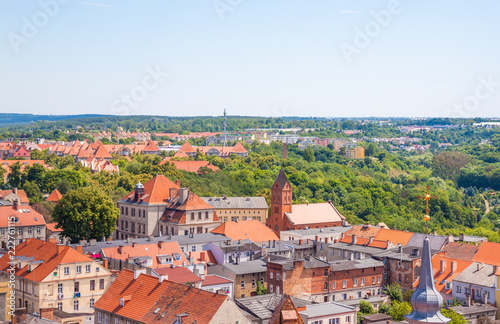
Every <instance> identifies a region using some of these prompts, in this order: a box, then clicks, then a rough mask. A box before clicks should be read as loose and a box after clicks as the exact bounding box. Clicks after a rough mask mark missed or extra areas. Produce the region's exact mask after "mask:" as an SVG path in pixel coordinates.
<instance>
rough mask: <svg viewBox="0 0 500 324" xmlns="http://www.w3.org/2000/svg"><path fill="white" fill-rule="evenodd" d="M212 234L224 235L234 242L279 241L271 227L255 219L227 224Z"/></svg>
mask: <svg viewBox="0 0 500 324" xmlns="http://www.w3.org/2000/svg"><path fill="white" fill-rule="evenodd" d="M211 232H212V233H218V234H223V235H225V236H227V237H229V238H231V240H233V241H236V240H244V239H249V240H252V241H253V242H264V241H269V240H271V241H274V240H276V241H279V238H278V236H276V234H274V232H273V231H272V230H271V229H270V228H269V227H267V226H266V225H265V224H263V223H261V222H260V221H258V220H254V219H252V220H246V221H243V222H233V221H230V222H225V223H223V224H221V225H220V226H218V227H217V228H214V229H213V230H212V231H211Z"/></svg>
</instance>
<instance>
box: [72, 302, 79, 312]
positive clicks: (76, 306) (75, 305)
mask: <svg viewBox="0 0 500 324" xmlns="http://www.w3.org/2000/svg"><path fill="white" fill-rule="evenodd" d="M73 310H75V311H77V310H78V300H75V301H74V302H73Z"/></svg>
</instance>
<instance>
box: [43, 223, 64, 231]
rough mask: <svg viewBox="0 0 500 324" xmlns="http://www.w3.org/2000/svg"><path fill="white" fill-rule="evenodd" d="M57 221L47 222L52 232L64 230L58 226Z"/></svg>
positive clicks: (48, 228) (48, 229)
mask: <svg viewBox="0 0 500 324" xmlns="http://www.w3.org/2000/svg"><path fill="white" fill-rule="evenodd" d="M56 225H57V223H47V224H46V226H47V231H51V232H52V233H54V232H62V231H63V229H62V228H56Z"/></svg>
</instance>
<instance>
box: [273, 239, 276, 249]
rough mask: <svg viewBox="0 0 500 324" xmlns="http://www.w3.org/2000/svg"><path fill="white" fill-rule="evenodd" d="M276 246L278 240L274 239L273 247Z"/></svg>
mask: <svg viewBox="0 0 500 324" xmlns="http://www.w3.org/2000/svg"><path fill="white" fill-rule="evenodd" d="M275 247H276V240H273V248H275Z"/></svg>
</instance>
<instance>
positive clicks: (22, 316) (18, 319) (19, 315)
mask: <svg viewBox="0 0 500 324" xmlns="http://www.w3.org/2000/svg"><path fill="white" fill-rule="evenodd" d="M25 321H26V308H17V309H16V310H15V311H14V316H13V317H12V324H18V323H24V322H25Z"/></svg>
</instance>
